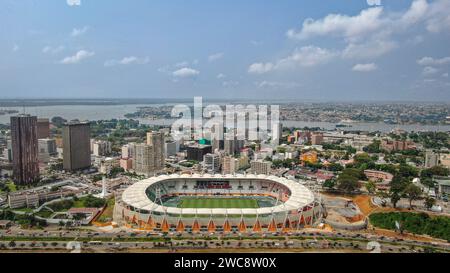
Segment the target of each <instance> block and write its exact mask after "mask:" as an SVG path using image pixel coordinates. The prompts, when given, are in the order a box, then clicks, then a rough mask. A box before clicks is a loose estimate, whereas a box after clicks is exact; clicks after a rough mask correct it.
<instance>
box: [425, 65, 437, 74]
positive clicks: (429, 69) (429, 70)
mask: <svg viewBox="0 0 450 273" xmlns="http://www.w3.org/2000/svg"><path fill="white" fill-rule="evenodd" d="M438 71H439V70H438V69H436V68H434V67H431V66H426V67H425V68H424V69H423V72H422V73H423V75H425V76H429V75H433V74H436V73H437V72H438Z"/></svg>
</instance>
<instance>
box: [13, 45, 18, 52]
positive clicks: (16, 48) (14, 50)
mask: <svg viewBox="0 0 450 273" xmlns="http://www.w3.org/2000/svg"><path fill="white" fill-rule="evenodd" d="M19 49H20V47H19V46H18V45H16V44H15V45H14V46H13V48H12V51H13V52H17V51H19Z"/></svg>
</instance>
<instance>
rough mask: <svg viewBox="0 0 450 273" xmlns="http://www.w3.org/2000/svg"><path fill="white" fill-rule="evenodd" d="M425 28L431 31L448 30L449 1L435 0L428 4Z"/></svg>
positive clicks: (449, 25) (449, 24) (449, 17)
mask: <svg viewBox="0 0 450 273" xmlns="http://www.w3.org/2000/svg"><path fill="white" fill-rule="evenodd" d="M426 28H427V30H428V31H429V32H433V33H437V32H442V31H449V30H450V1H448V0H436V1H434V2H432V3H431V4H430V8H429V11H428V20H427V22H426Z"/></svg>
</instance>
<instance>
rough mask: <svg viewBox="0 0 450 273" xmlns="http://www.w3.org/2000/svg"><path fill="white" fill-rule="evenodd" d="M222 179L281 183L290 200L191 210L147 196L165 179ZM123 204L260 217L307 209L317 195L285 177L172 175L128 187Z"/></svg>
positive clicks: (177, 211)
mask: <svg viewBox="0 0 450 273" xmlns="http://www.w3.org/2000/svg"><path fill="white" fill-rule="evenodd" d="M183 178H184V179H205V178H206V179H208V178H210V179H216V180H219V179H223V180H237V179H239V180H255V179H256V180H269V181H272V182H276V183H279V184H282V185H284V186H286V187H287V188H289V190H290V191H291V196H290V198H289V199H288V200H287V201H286V202H285V203H282V204H280V205H277V206H274V207H264V208H258V209H220V208H216V209H200V208H199V209H190V208H184V209H182V208H175V207H165V206H161V205H158V204H156V203H154V202H153V201H152V200H150V198H149V197H148V196H147V193H146V190H147V189H148V188H149V187H150V186H152V185H155V184H157V183H160V182H162V181H164V180H169V179H183ZM122 201H123V202H124V203H126V204H127V205H129V206H132V207H134V208H136V209H141V210H147V211H155V212H159V213H169V214H185V215H187V214H194V215H213V214H215V215H218V214H222V215H255V214H258V215H261V214H271V213H279V212H285V211H290V210H299V209H301V208H303V207H306V206H308V205H310V204H311V203H313V202H314V194H313V193H312V192H311V191H310V190H309V189H308V188H306V187H305V186H303V185H301V184H299V183H297V182H295V181H292V180H289V179H286V178H283V177H276V176H267V175H253V174H247V175H242V174H238V175H220V174H216V175H211V174H193V175H189V174H182V175H179V174H172V175H163V176H158V177H152V178H149V179H146V180H142V181H140V182H137V183H135V184H133V185H132V186H130V187H129V188H127V189H126V190H125V191H124V192H123V194H122Z"/></svg>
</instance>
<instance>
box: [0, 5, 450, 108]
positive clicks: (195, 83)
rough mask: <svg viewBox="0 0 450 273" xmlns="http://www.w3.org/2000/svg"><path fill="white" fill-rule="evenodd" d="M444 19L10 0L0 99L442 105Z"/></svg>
mask: <svg viewBox="0 0 450 273" xmlns="http://www.w3.org/2000/svg"><path fill="white" fill-rule="evenodd" d="M369 4H370V5H369ZM449 12H450V3H448V2H447V1H445V0H435V1H430V0H428V1H426V0H414V1H408V0H402V1H381V5H373V4H372V2H370V1H369V2H368V1H365V0H361V1H356V0H355V1H347V2H346V3H345V5H343V4H341V3H336V1H326V3H325V4H324V3H323V2H321V3H320V4H318V3H314V2H313V1H286V2H284V3H282V4H280V3H278V2H276V1H266V2H265V3H264V5H263V4H261V3H258V2H256V1H250V0H249V1H244V2H242V3H233V4H230V3H227V2H225V1H211V2H208V3H204V1H191V2H189V4H187V3H183V2H179V1H171V2H170V3H165V2H162V1H151V2H148V1H134V2H133V3H131V4H130V3H128V2H127V3H119V2H114V3H110V2H108V4H105V2H102V1H95V2H94V1H88V0H85V1H83V0H81V1H66V0H60V1H31V0H28V1H21V2H16V1H6V3H4V9H3V11H2V12H0V14H1V16H0V25H2V27H0V40H1V41H2V43H1V45H0V50H1V52H2V53H0V57H1V58H0V90H1V91H0V98H43V97H45V98H76V97H83V98H130V97H131V98H168V99H170V98H172V99H173V98H180V97H182V98H189V97H193V96H204V97H205V98H207V99H252V98H258V99H273V98H276V99H292V100H297V101H298V100H321V101H323V100H328V101H336V100H339V101H421V100H426V101H441V102H448V101H449V99H450V96H449V94H448V90H449V88H450V82H449V79H448V71H449V66H450V57H449V56H450V53H449V52H448V48H449V46H450V36H449V35H448V34H449V33H450V19H449V17H448V14H449ZM131 14H133V16H130V15H131Z"/></svg>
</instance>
